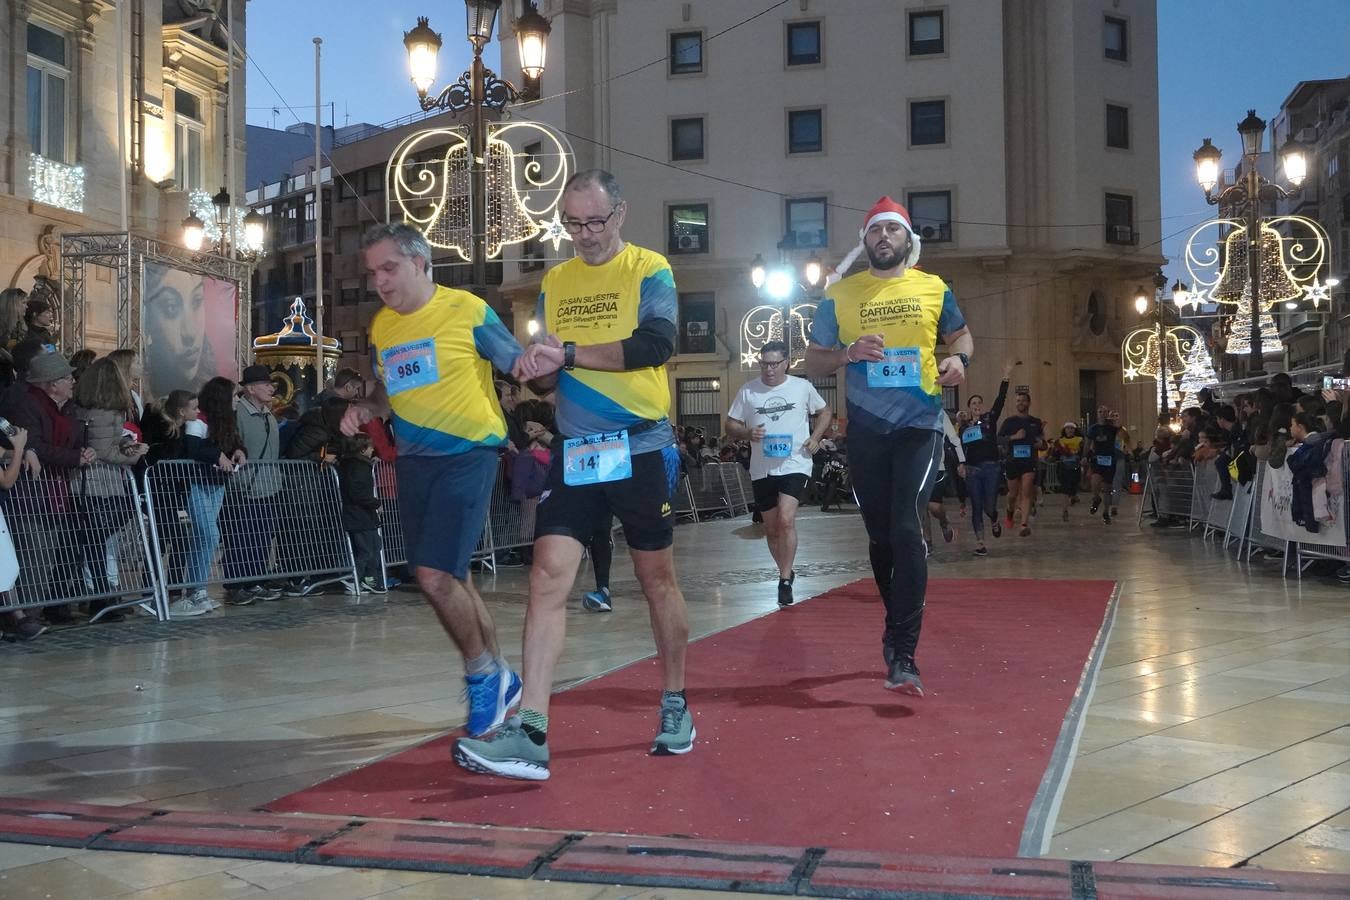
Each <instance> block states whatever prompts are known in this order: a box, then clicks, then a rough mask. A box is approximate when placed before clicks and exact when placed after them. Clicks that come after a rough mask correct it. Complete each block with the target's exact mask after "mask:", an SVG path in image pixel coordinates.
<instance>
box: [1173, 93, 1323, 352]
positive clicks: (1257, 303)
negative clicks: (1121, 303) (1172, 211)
mask: <svg viewBox="0 0 1350 900" xmlns="http://www.w3.org/2000/svg"><path fill="white" fill-rule="evenodd" d="M1237 131H1238V135H1239V136H1240V137H1241V138H1242V155H1243V160H1244V162H1245V166H1244V167H1243V168H1244V174H1243V177H1242V179H1241V180H1239V181H1237V182H1235V183H1234V184H1232V185H1230V186H1228V187H1227V188H1225V189H1224V190H1223V191H1221V192H1220V193H1219V194H1218V195H1215V194H1214V188H1215V187H1216V186H1217V185H1218V183H1219V173H1220V168H1219V164H1220V160H1221V158H1222V156H1223V154H1222V151H1220V150H1219V148H1218V147H1215V146H1214V145H1213V144H1212V143H1210V139H1209V138H1205V139H1204V142H1203V143H1202V144H1201V145H1200V149H1198V150H1196V151H1195V153H1194V155H1193V159H1194V160H1195V177H1196V181H1198V182H1199V183H1200V189H1201V190H1203V191H1204V193H1205V200H1206V202H1208V203H1209V204H1210V205H1212V206H1213V205H1218V204H1225V205H1228V206H1230V207H1231V208H1232V209H1233V213H1232V215H1233V218H1234V219H1240V220H1245V226H1246V234H1245V236H1244V237H1245V244H1246V246H1245V248H1243V249H1245V251H1246V257H1247V259H1246V262H1247V284H1246V289H1245V292H1244V293H1245V296H1246V298H1248V299H1247V300H1246V301H1245V302H1248V303H1249V304H1250V310H1249V313H1250V319H1251V323H1250V325H1251V332H1250V342H1251V346H1250V357H1249V358H1250V368H1251V371H1250V374H1251V375H1254V376H1259V375H1264V374H1265V364H1264V351H1263V348H1262V345H1261V341H1262V335H1261V314H1262V311H1263V308H1264V306H1265V301H1266V297H1265V295H1264V294H1263V293H1262V290H1261V288H1262V277H1261V275H1262V255H1263V251H1264V252H1274V253H1276V254H1279V253H1280V252H1281V250H1280V243H1279V237H1278V234H1275V236H1274V239H1273V240H1272V239H1271V237H1270V236H1269V235H1266V234H1265V231H1266V230H1270V229H1269V228H1268V226H1266V227H1263V225H1262V216H1261V204H1262V192H1263V191H1264V192H1265V193H1266V194H1267V195H1272V196H1275V197H1281V198H1285V197H1290V196H1292V195H1293V194H1294V193H1295V192H1297V191H1298V189H1299V187H1300V186H1301V185H1302V184H1303V180H1304V178H1305V177H1306V175H1307V170H1308V164H1307V157H1306V155H1305V153H1304V150H1303V147H1302V146H1301V145H1299V144H1298V142H1296V141H1289V142H1288V143H1286V144H1285V146H1284V148H1283V149H1282V150H1281V151H1280V157H1281V163H1282V166H1283V168H1284V176H1285V178H1286V179H1287V180H1288V182H1289V184H1290V185H1291V188H1292V189H1286V188H1284V187H1282V186H1281V185H1279V184H1277V183H1275V182H1273V181H1270V180H1268V179H1266V178H1264V177H1262V175H1261V173H1260V172H1258V171H1257V161H1258V159H1259V158H1260V156H1261V148H1262V146H1263V144H1264V139H1265V133H1266V123H1265V121H1264V120H1263V119H1261V118H1260V117H1259V116H1258V115H1257V114H1256V110H1254V109H1249V110H1247V117H1246V118H1245V119H1243V120H1242V121H1241V122H1239V123H1238V126H1237ZM1275 262H1281V261H1280V260H1276V261H1275ZM1268 265H1273V263H1268ZM1281 267H1282V262H1281ZM1276 299H1279V298H1276ZM1272 302H1273V301H1272Z"/></svg>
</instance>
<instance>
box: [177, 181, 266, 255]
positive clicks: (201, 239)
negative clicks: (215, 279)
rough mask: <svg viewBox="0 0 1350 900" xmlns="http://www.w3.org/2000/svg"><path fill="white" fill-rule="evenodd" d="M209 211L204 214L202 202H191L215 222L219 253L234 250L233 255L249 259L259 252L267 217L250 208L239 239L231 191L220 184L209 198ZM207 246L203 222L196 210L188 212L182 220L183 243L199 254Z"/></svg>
mask: <svg viewBox="0 0 1350 900" xmlns="http://www.w3.org/2000/svg"><path fill="white" fill-rule="evenodd" d="M210 204H211V205H210V209H211V212H210V213H206V212H205V211H204V210H205V204H204V203H194V205H195V206H196V209H197V210H202V211H203V214H206V215H211V217H212V219H213V223H214V228H213V230H212V235H213V243H214V244H215V249H216V250H217V251H218V252H220V253H225V254H228V253H230V252H233V254H234V256H236V257H238V258H239V259H243V260H245V261H247V262H252V261H254V260H256V259H257V258H258V257H259V256H261V255H262V251H263V242H264V240H265V239H266V230H267V220H266V219H265V218H263V216H261V215H260V214H259V213H258V212H257V211H254V210H250V211H249V213H248V215H246V216H244V219H243V222H242V225H243V235H242V240H239V239H238V238H239V235H238V234H237V232H236V231H235V229H234V221H233V220H234V217H235V209H234V204H233V202H232V199H231V197H230V192H229V191H227V190H226V189H225V188H224V187H222V188H221V189H220V190H219V191H216V193H215V195H214V196H212V197H211V200H210ZM206 245H207V227H206V222H205V221H203V220H202V218H201V216H199V215H197V212H196V211H193V212H190V213H189V214H188V217H187V218H186V219H184V220H183V246H184V247H186V248H187V249H189V250H191V251H192V252H193V253H200V252H201V250H202V248H203V247H205V246H206Z"/></svg>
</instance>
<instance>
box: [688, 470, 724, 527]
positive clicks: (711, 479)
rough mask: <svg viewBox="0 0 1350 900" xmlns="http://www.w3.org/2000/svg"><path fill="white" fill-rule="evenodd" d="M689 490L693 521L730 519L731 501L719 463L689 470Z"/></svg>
mask: <svg viewBox="0 0 1350 900" xmlns="http://www.w3.org/2000/svg"><path fill="white" fill-rule="evenodd" d="M689 490H690V494H691V496H692V497H693V505H694V518H695V521H698V522H702V521H704V520H705V519H719V518H730V517H731V516H732V515H733V514H732V512H731V501H730V500H729V499H728V498H727V494H726V483H725V482H724V481H723V480H722V464H721V463H704V464H703V465H701V466H698V467H696V468H693V469H690V470H689Z"/></svg>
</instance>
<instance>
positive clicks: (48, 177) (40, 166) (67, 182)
mask: <svg viewBox="0 0 1350 900" xmlns="http://www.w3.org/2000/svg"><path fill="white" fill-rule="evenodd" d="M28 189H29V192H30V195H31V196H32V198H33V200H34V201H35V202H37V203H45V204H46V205H47V206H55V207H58V208H60V209H66V210H70V211H71V212H77V213H82V212H84V166H68V165H66V164H65V163H59V162H56V161H55V160H52V159H48V158H47V157H45V156H42V155H40V154H37V153H33V154H30V155H29V157H28Z"/></svg>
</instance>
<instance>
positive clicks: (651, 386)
mask: <svg viewBox="0 0 1350 900" xmlns="http://www.w3.org/2000/svg"><path fill="white" fill-rule="evenodd" d="M626 211H627V205H626V204H625V203H624V202H623V197H622V196H621V194H620V193H619V185H618V182H616V181H615V180H614V176H613V175H611V174H609V173H608V172H605V171H602V170H600V169H591V170H589V171H585V172H579V173H577V174H576V175H573V176H572V178H571V179H570V180H569V181H568V182H567V185H566V186H565V187H564V188H563V195H562V220H563V225H564V227H565V228H566V229H567V231H568V233H570V234H573V235H575V236H576V239H575V241H574V243H575V246H576V252H577V256H576V258H574V259H570V260H568V261H567V262H565V263H563V264H561V265H559V266H555V267H554V268H552V269H550V270H549V272H548V274H546V275H545V276H544V283H543V285H542V287H541V290H540V295H539V306H538V310H537V312H536V319H537V320H538V321H539V322H540V324H542V325H543V330H542V333H541V334H540V335H539V337H538V342H537V343H535V344H533V345H532V346H531V347H529V348H528V349H527V350H526V351H525V355H524V356H523V357H521V363H520V374H521V376H522V377H524V378H527V379H532V380H533V387H534V389H535V390H536V391H540V392H544V393H547V392H550V391H553V390H554V389H555V388H556V389H557V424H558V434H559V437H560V438H562V441H561V442H560V443H559V442H555V448H554V452H553V466H552V468H551V469H550V471H549V476H548V483H547V487H546V489H545V492H544V495H543V497H542V498H541V499H540V502H539V510H538V513H537V517H536V520H535V540H534V566H533V568H532V569H531V570H530V599H529V603H528V605H527V607H526V610H525V662H524V666H523V674H524V677H525V687H524V693H523V694H522V699H521V709H520V715H519V716H514V717H512V718H511V719H509V720H507V724H506V725H504V726H503V727H502V728H501V729H499V730H498V731H496V732H495V733H494V734H492V735H491V736H489V737H488V738H487V739H485V740H461V741H459V743H458V744H457V745H456V747H455V751H454V758H455V762H457V763H459V765H461V766H463V767H464V768H466V769H469V770H470V771H474V772H483V773H487V774H493V775H504V776H507V777H510V778H525V779H530V780H535V781H542V780H544V779H546V778H548V777H549V750H548V742H547V741H548V726H549V717H548V710H549V695H550V694H551V693H552V691H553V675H554V671H555V669H556V668H557V663H558V657H559V656H560V655H561V653H562V649H563V640H564V637H565V635H566V624H567V597H568V595H569V594H570V593H571V590H572V585H573V583H574V582H575V580H576V576H577V569H578V567H579V566H580V563H581V550H582V546H583V544H585V543H586V542H587V541H590V540H591V539H592V537H591V536H592V535H593V534H595V531H596V527H597V525H598V524H600V523H602V522H604V521H605V519H606V517H607V516H608V515H609V514H611V513H612V514H613V515H614V516H615V517H616V518H618V520H619V522H620V524H621V525H622V526H623V536H624V540H625V541H626V542H627V544H628V550H629V553H630V554H631V555H632V558H633V570H634V572H635V574H636V575H637V579H638V583H639V584H640V585H641V586H642V592H643V594H645V595H646V598H647V605H648V609H649V612H650V615H651V624H652V635H653V637H654V638H655V641H656V650H657V655H658V656H659V658H660V660H661V663H662V667H663V669H664V675H665V691H664V692H663V693H662V694H661V698H660V705H659V709H658V715H659V718H660V725H659V726H658V729H657V733H656V737H655V738H654V740H653V741H652V744H651V754H652V755H653V756H668V755H680V754H684V753H688V752H690V751H691V750H693V749H694V738H695V731H694V717H693V714H692V713H691V712H690V711H689V707H688V704H687V703H686V701H685V694H684V660H685V651H686V648H687V645H688V643H689V614H688V611H687V609H686V608H685V604H684V595H683V594H682V593H680V588H679V585H678V584H677V583H676V581H675V558H674V554H673V553H672V544H673V543H674V533H675V529H674V521H675V520H674V516H673V515H672V510H671V502H670V501H671V495H672V493H673V491H674V487H675V483H676V481H677V479H678V478H679V472H680V456H679V452H678V451H677V450H676V449H675V446H674V435H673V434H672V432H671V428H670V423H669V421H668V420H667V418H666V414H667V412H668V411H669V409H670V388H669V387H668V381H667V378H666V369H665V362H666V360H667V359H669V358H670V356H671V354H672V353H674V352H675V322H676V319H677V315H676V309H677V302H676V294H675V277H674V275H673V274H672V273H671V270H670V263H668V262H666V260H665V258H664V257H663V256H661V255H660V254H659V253H655V252H653V251H651V250H647V249H644V248H642V247H638V246H636V245H634V244H629V243H626V242H625V241H624V239H623V237H622V236H621V234H620V230H621V229H622V227H623V222H624V215H625V213H626ZM560 370H561V371H560Z"/></svg>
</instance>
